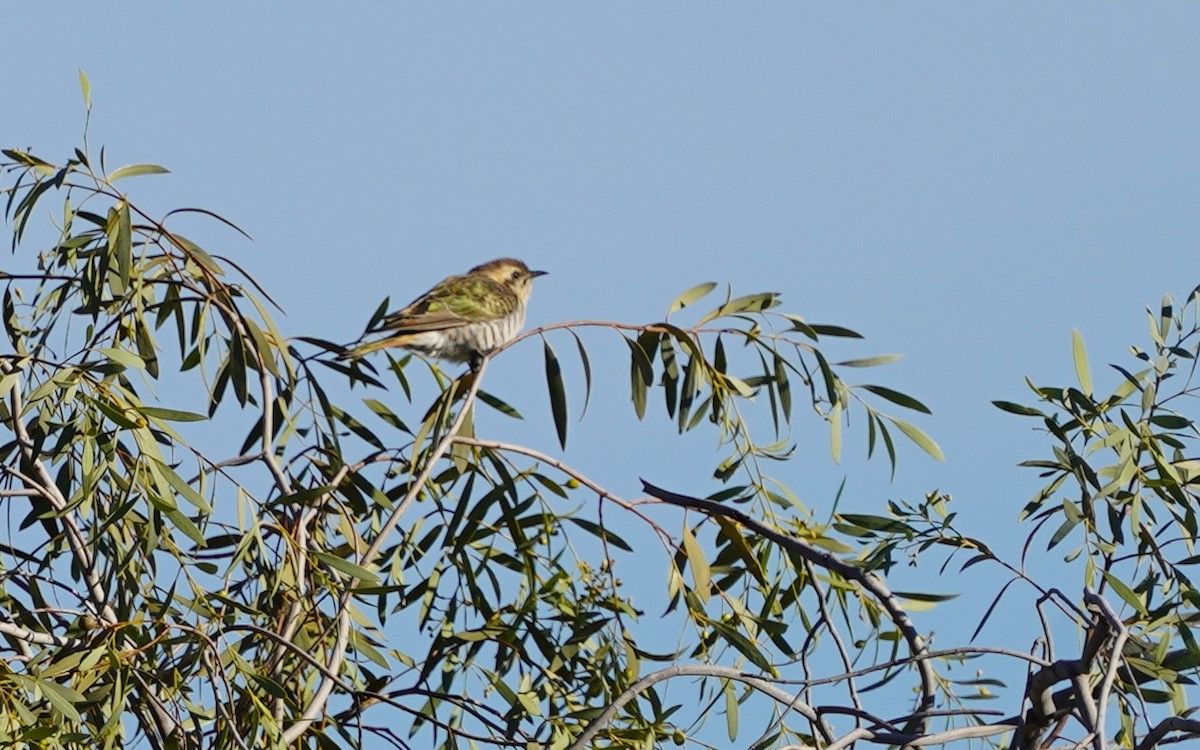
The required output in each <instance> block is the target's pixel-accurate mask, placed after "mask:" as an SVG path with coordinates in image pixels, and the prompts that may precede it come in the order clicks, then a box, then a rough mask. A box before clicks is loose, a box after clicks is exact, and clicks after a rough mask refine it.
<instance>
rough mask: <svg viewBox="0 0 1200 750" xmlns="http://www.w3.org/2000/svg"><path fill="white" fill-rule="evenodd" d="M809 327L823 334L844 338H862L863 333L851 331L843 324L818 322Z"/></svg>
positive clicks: (814, 331)
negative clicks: (821, 323) (835, 324)
mask: <svg viewBox="0 0 1200 750" xmlns="http://www.w3.org/2000/svg"><path fill="white" fill-rule="evenodd" d="M808 327H809V328H810V329H811V330H812V331H813V333H816V334H819V335H821V336H836V337H838V338H844V339H861V338H862V334H861V333H858V332H857V331H851V330H850V329H849V328H842V327H841V326H831V325H819V324H817V323H813V324H811V325H809V326H808Z"/></svg>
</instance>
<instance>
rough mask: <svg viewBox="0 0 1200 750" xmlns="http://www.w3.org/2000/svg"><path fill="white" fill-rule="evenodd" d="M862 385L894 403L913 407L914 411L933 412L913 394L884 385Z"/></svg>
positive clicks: (908, 407)
mask: <svg viewBox="0 0 1200 750" xmlns="http://www.w3.org/2000/svg"><path fill="white" fill-rule="evenodd" d="M862 387H863V389H864V390H868V391H870V392H871V393H874V394H875V395H876V396H879V397H880V398H885V399H887V400H888V401H891V402H892V403H893V404H899V405H900V406H903V407H904V408H906V409H912V410H913V411H919V412H923V413H925V414H932V413H933V412H931V411H929V407H928V406H926V405H925V404H922V403H921V402H920V401H918V400H916V399H915V398H913V397H912V396H909V395H907V394H904V393H901V392H899V391H893V390H892V389H891V388H885V387H884V386H882V385H864V386H862Z"/></svg>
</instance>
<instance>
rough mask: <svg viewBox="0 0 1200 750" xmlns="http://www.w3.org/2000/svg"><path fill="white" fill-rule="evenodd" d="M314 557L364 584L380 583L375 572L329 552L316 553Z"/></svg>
mask: <svg viewBox="0 0 1200 750" xmlns="http://www.w3.org/2000/svg"><path fill="white" fill-rule="evenodd" d="M313 555H315V556H316V558H317V559H318V560H320V561H321V562H323V563H325V564H326V565H328V566H329V567H331V568H333V569H334V570H339V571H341V572H343V573H345V574H346V575H348V576H351V577H352V578H357V579H358V580H360V581H362V582H363V583H367V584H374V583H379V574H378V573H376V572H375V571H373V570H368V569H367V568H364V567H363V566H361V565H355V564H354V563H352V562H350V561H349V560H345V559H343V558H341V557H338V556H337V555H331V554H329V553H328V552H316V551H314V552H313Z"/></svg>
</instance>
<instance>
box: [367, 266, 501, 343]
mask: <svg viewBox="0 0 1200 750" xmlns="http://www.w3.org/2000/svg"><path fill="white" fill-rule="evenodd" d="M508 296H511V292H509V291H508V290H507V289H506V288H505V287H504V286H503V285H502V284H500V283H499V282H496V281H493V280H492V279H490V278H487V277H484V276H470V277H463V276H451V277H450V278H448V279H446V280H444V281H442V282H441V283H440V284H438V285H437V286H435V287H434V288H433V289H430V290H429V291H428V292H427V293H425V294H424V295H422V296H421V297H420V298H419V299H417V300H415V301H413V303H412V304H410V305H409V306H408V307H405V308H404V309H402V310H397V311H396V312H393V313H390V314H388V315H387V316H386V317H384V319H383V320H382V321H381V322H380V323H379V326H378V327H377V328H376V329H375V330H374V331H372V332H373V333H374V332H404V333H421V332H423V331H443V330H446V329H447V328H457V327H458V326H461V325H464V324H466V323H468V322H471V321H478V320H487V319H489V318H496V317H501V316H503V315H505V314H506V313H507V312H509V310H508V309H506V307H505V303H504V301H505V299H506V298H507V297H508Z"/></svg>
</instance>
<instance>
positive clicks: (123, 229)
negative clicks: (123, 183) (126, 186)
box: [105, 201, 133, 297]
mask: <svg viewBox="0 0 1200 750" xmlns="http://www.w3.org/2000/svg"><path fill="white" fill-rule="evenodd" d="M130 225H131V221H130V218H129V204H128V203H126V202H125V201H121V202H120V203H118V204H117V205H116V207H114V208H112V209H110V210H109V212H108V223H107V225H106V226H105V232H106V234H107V236H108V252H109V256H110V258H111V260H110V263H115V265H116V271H117V277H116V278H115V279H113V278H110V279H109V285H110V286H111V287H112V292H113V294H114V295H116V296H118V297H119V296H123V295H124V294H125V291H126V290H127V289H129V279H130V275H131V274H132V272H133V232H132V229H131V226H130ZM110 268H111V266H110Z"/></svg>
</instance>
